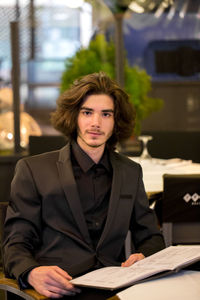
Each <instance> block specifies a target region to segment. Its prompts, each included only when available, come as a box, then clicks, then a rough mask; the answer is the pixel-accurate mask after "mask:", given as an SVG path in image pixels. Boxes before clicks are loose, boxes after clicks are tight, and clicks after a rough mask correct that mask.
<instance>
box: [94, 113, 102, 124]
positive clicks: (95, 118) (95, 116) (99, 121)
mask: <svg viewBox="0 0 200 300" xmlns="http://www.w3.org/2000/svg"><path fill="white" fill-rule="evenodd" d="M100 124H101V116H100V115H99V114H93V117H92V126H95V127H99V126H100Z"/></svg>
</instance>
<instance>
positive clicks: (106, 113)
mask: <svg viewBox="0 0 200 300" xmlns="http://www.w3.org/2000/svg"><path fill="white" fill-rule="evenodd" d="M110 116H111V113H108V112H105V113H103V117H107V118H108V117H110Z"/></svg>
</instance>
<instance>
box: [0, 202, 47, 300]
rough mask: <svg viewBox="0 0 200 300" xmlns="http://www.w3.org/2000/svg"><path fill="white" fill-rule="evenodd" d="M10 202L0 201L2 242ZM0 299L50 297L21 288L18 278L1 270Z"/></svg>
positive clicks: (40, 299) (0, 238)
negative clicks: (8, 276) (13, 277)
mask: <svg viewBox="0 0 200 300" xmlns="http://www.w3.org/2000/svg"><path fill="white" fill-rule="evenodd" d="M7 206H8V202H0V243H1V241H2V235H3V224H4V220H5V216H6V209H7ZM0 299H1V300H4V299H5V300H20V299H26V300H44V299H49V298H47V297H45V296H42V295H40V294H39V293H38V292H36V291H35V290H33V289H27V290H20V288H19V285H18V283H17V280H14V279H10V278H6V277H5V276H4V274H3V271H2V264H1V272H0Z"/></svg>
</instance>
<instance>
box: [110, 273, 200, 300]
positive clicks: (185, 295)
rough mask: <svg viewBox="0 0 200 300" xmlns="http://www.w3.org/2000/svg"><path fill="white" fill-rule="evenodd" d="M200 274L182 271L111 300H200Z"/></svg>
mask: <svg viewBox="0 0 200 300" xmlns="http://www.w3.org/2000/svg"><path fill="white" fill-rule="evenodd" d="M199 282H200V272H199V271H183V270H182V271H180V272H178V273H176V274H173V275H169V276H166V277H162V278H159V279H154V280H150V281H147V282H143V283H139V284H136V285H134V286H131V287H130V288H128V289H125V290H123V291H122V292H119V293H117V295H116V296H114V297H112V298H110V299H109V300H111V299H112V300H133V299H134V300H161V299H162V300H172V299H175V300H188V299H192V300H199V299H200V285H199Z"/></svg>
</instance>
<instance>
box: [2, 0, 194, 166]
mask: <svg viewBox="0 0 200 300" xmlns="http://www.w3.org/2000/svg"><path fill="white" fill-rule="evenodd" d="M15 25H17V26H15ZM13 26H14V27H13ZM12 28H14V29H12ZM16 32H17V34H18V35H17V34H16ZM99 36H100V37H101V39H100V40H97V39H98V37H99ZM102 36H103V39H102ZM95 41H96V44H94V45H93V46H91V45H92V43H91V42H94V43H95ZM106 43H107V44H106ZM109 43H112V45H111V44H109ZM109 45H110V47H114V48H115V52H110V54H109V51H111V50H108V49H107V50H106V49H105V50H104V49H103V48H104V47H108V46H109ZM91 47H93V49H94V48H95V47H96V48H95V49H97V48H98V47H99V49H100V50H99V51H100V52H101V55H100V56H99V57H98V63H96V61H95V60H93V58H92V57H93V56H92V55H90V57H89V58H88V57H87V58H86V56H85V58H84V53H83V56H80V57H81V58H80V57H79V63H78V65H77V66H76V64H75V63H74V61H72V59H73V58H75V57H76V58H77V53H79V54H80V53H82V52H83V51H86V50H87V49H90V50H91ZM120 47H121V48H120ZM18 50H19V51H18ZM94 51H98V50H94ZM112 54H113V59H114V57H115V61H114V64H115V69H118V74H117V71H116V72H115V71H113V70H112V69H111V67H110V66H109V64H111V60H112V57H111V55H112ZM80 55H81V54H80ZM85 55H87V53H85ZM109 55H110V57H109ZM15 56H16V57H15ZM106 56H107V57H106ZM70 59H71V61H70ZM90 59H91V62H92V63H91V69H90V68H89V69H87V66H88V65H89V64H90V63H88V62H90ZM100 60H102V64H103V63H104V65H103V66H101V64H100V65H99V61H100ZM84 61H85V65H84ZM15 63H16V64H19V69H18V70H17V71H16V69H17V68H16V67H13V64H15ZM112 63H113V62H112ZM73 64H75V65H73ZM82 64H83V66H82ZM97 64H98V66H97ZM127 64H128V66H129V68H134V70H136V73H137V72H138V73H139V75H140V76H139V79H137V80H138V81H137V82H138V85H139V84H140V87H139V90H141V89H142V88H143V89H145V91H144V93H146V95H145V96H141V97H143V100H140V96H138V99H136V100H137V101H138V102H137V101H136V100H134V101H135V103H134V104H135V106H136V107H137V108H138V109H139V113H138V119H139V123H140V124H139V127H138V131H137V135H140V134H150V135H152V136H154V133H155V134H162V136H164V134H166V137H165V139H167V136H168V135H170V134H171V133H173V132H174V133H175V132H176V133H177V132H178V133H181V134H182V135H183V133H184V135H183V139H184V141H185V143H190V141H189V140H188V136H190V137H191V136H192V135H193V136H194V137H193V139H194V140H197V139H198V138H199V134H200V117H199V116H200V81H199V80H200V3H199V1H198V0H135V1H127V0H121V1H120V0H116V1H115V0H105V1H103V0H102V1H100V0H96V1H92V0H88V1H87V0H85V1H84V0H73V1H72V0H71V1H70V0H48V1H47V0H0V151H1V154H2V153H4V154H5V150H6V151H7V150H8V149H14V142H16V143H17V142H18V143H19V144H20V147H18V148H17V147H16V148H15V152H21V151H23V150H26V149H28V143H29V141H28V140H29V135H58V134H59V133H58V132H56V131H55V130H54V129H53V128H52V126H51V124H50V113H51V112H52V111H53V110H54V109H55V107H56V99H57V97H58V96H59V94H60V92H61V90H62V88H63V89H64V88H65V86H66V87H67V86H68V84H70V79H69V78H72V79H73V77H75V76H76V75H82V73H84V70H85V73H87V72H91V71H92V70H94V71H96V70H98V69H105V70H106V71H108V73H109V72H110V73H109V75H112V76H113V77H114V78H115V79H117V80H118V81H119V83H120V84H121V85H124V86H126V85H128V84H129V87H127V90H128V92H130V89H131V85H132V86H133V85H134V80H133V81H131V79H130V78H127V75H126V71H125V75H124V78H123V77H122V78H120V75H119V72H120V73H122V72H121V71H120V68H122V69H123V68H124V66H125V65H127ZM72 65H73V68H72ZM79 66H80V70H79V71H80V72H79V71H78V72H77V69H79ZM13 68H14V71H15V74H13V73H12V69H13ZM70 68H71V69H70ZM84 68H85V69H84ZM75 69H76V71H74V70H75ZM83 69H84V70H83ZM16 72H18V75H17V74H16ZM113 72H115V73H113ZM65 73H67V76H66V77H65V78H64V75H63V74H65ZM79 73H80V74H79ZM133 78H134V77H133ZM145 80H146V81H145ZM16 81H18V82H16ZM67 81H69V82H67ZM130 93H131V92H130ZM147 94H148V96H147ZM133 97H134V96H133ZM145 97H146V98H145ZM144 98H145V99H146V100H144ZM14 99H15V100H14ZM16 99H17V100H16ZM152 99H153V100H155V101H154V104H152V107H150V108H149V107H148V106H150V103H151V100H152ZM140 101H144V103H143V107H142V105H140ZM156 101H157V102H156ZM152 103H153V102H152ZM156 103H157V104H156ZM140 107H142V108H140ZM144 107H146V110H148V111H147V112H143V111H142V112H141V110H142V109H144ZM19 111H20V112H21V113H20V118H18V119H15V120H14V115H15V114H16V115H17V114H18V115H19ZM142 113H143V115H142V116H141V117H140V115H141V114H142ZM17 126H18V129H19V127H20V137H19V138H18V140H16V141H14V135H17V134H18V135H19V130H18V131H17ZM17 132H18V133H17ZM167 134H168V135H167ZM188 134H189V135H188ZM187 141H188V142H187ZM195 147H197V146H195V145H193V146H192V148H193V149H194V148H195ZM198 147H199V146H198ZM122 148H123V147H122ZM127 151H128V152H131V150H130V151H129V150H127ZM128 152H127V153H128ZM133 152H134V151H133ZM6 153H7V152H6ZM195 159H196V160H198V158H195ZM199 161H200V159H199Z"/></svg>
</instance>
